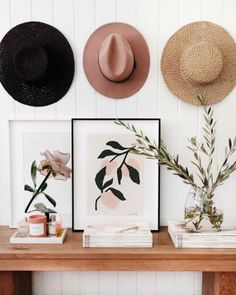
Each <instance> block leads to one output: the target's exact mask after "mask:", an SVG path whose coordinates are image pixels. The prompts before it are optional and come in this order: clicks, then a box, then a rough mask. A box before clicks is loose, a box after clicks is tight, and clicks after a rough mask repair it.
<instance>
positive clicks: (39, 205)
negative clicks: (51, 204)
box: [34, 203, 47, 213]
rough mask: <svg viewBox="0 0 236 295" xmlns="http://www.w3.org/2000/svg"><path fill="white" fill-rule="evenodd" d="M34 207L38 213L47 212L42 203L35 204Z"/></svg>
mask: <svg viewBox="0 0 236 295" xmlns="http://www.w3.org/2000/svg"><path fill="white" fill-rule="evenodd" d="M34 207H35V208H36V209H37V210H38V211H40V212H43V213H46V212H47V208H46V206H45V205H44V204H43V203H37V204H35V205H34Z"/></svg>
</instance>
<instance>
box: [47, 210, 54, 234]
mask: <svg viewBox="0 0 236 295" xmlns="http://www.w3.org/2000/svg"><path fill="white" fill-rule="evenodd" d="M50 218H51V220H50V222H49V230H48V231H49V236H51V237H54V236H56V214H50Z"/></svg>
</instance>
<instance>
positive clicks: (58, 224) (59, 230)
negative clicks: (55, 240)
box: [56, 214, 63, 237]
mask: <svg viewBox="0 0 236 295" xmlns="http://www.w3.org/2000/svg"><path fill="white" fill-rule="evenodd" d="M62 231H63V228H62V221H61V217H60V215H59V214H57V216H56V237H60V236H61V235H62Z"/></svg>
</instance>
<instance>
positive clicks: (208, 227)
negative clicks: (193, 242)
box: [184, 189, 224, 232]
mask: <svg viewBox="0 0 236 295" xmlns="http://www.w3.org/2000/svg"><path fill="white" fill-rule="evenodd" d="M223 217H224V215H223V210H222V205H221V202H220V200H219V198H218V197H215V196H214V195H210V196H209V194H207V193H206V192H205V191H204V190H203V189H200V190H196V191H194V190H193V189H190V191H189V192H188V195H187V199H186V202H185V210H184V222H185V226H186V228H187V229H189V230H190V231H192V232H204V231H220V230H221V226H222V223H223Z"/></svg>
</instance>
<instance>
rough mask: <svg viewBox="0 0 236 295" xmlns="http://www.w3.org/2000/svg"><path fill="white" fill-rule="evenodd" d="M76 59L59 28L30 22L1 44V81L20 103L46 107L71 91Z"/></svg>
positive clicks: (15, 28) (18, 26)
mask: <svg viewBox="0 0 236 295" xmlns="http://www.w3.org/2000/svg"><path fill="white" fill-rule="evenodd" d="M73 76H74V57H73V52H72V49H71V47H70V44H69V42H68V41H67V39H66V38H65V36H64V35H63V34H62V33H61V32H60V31H58V30H57V29H56V28H54V27H52V26H50V25H48V24H45V23H41V22H26V23H22V24H20V25H17V26H15V27H14V28H12V29H11V30H10V31H9V32H8V33H7V34H6V35H5V36H4V37H3V39H2V41H1V44H0V81H1V83H2V85H3V87H4V88H5V89H6V91H7V92H8V93H9V94H10V95H11V96H12V97H13V98H14V99H15V100H17V101H18V102H20V103H23V104H26V105H30V106H38V107H39V106H46V105H49V104H52V103H55V102H57V101H58V100H59V99H61V98H62V97H63V96H64V95H65V94H66V92H67V91H68V90H69V88H70V85H71V83H72V80H73Z"/></svg>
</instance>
